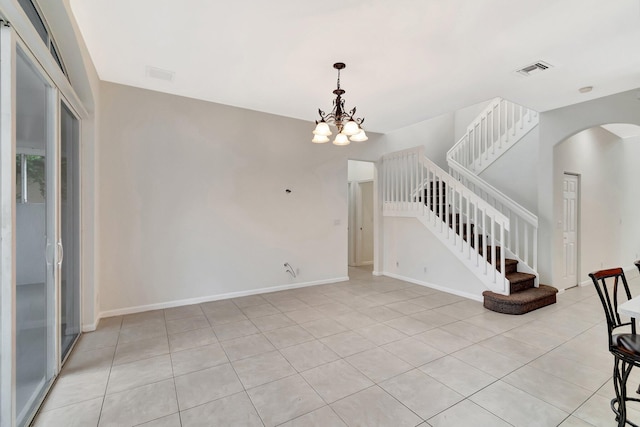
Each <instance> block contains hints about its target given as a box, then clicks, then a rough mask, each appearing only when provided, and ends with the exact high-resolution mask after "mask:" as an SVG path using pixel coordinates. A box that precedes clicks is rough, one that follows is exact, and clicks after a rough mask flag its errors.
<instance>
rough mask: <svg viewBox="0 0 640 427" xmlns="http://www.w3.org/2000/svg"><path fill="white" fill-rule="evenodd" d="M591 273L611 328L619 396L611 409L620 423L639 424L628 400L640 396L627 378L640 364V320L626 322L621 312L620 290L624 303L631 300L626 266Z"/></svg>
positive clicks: (615, 378)
mask: <svg viewBox="0 0 640 427" xmlns="http://www.w3.org/2000/svg"><path fill="white" fill-rule="evenodd" d="M639 268H640V267H639ZM589 277H591V280H593V284H594V285H595V287H596V291H597V292H598V296H599V297H600V301H601V302H602V307H603V308H604V313H605V316H606V318H607V327H608V330H609V351H610V352H611V354H613V357H614V358H615V362H614V365H613V387H614V388H615V391H616V397H615V398H613V399H612V400H611V409H612V410H613V412H614V413H615V414H616V421H617V422H618V426H619V427H622V426H624V425H625V423H626V424H629V425H631V426H634V427H638V425H637V424H634V423H633V422H631V421H629V420H627V402H628V401H634V402H640V399H638V398H634V397H628V396H627V379H628V378H629V374H630V373H631V369H632V368H633V367H634V366H640V337H638V335H636V320H635V319H633V318H632V319H631V320H630V321H628V322H624V323H623V322H622V321H621V320H620V315H619V314H618V292H619V291H621V292H623V293H624V295H623V297H624V299H623V300H622V301H621V303H622V302H625V301H627V300H630V299H631V292H629V285H628V284H627V279H626V278H625V276H624V272H623V271H622V268H612V269H608V270H600V271H595V272H593V273H591V274H589ZM620 285H622V286H620ZM621 288H622V289H621ZM628 326H630V327H631V333H628V332H626V333H615V332H616V330H618V329H619V328H622V327H628Z"/></svg>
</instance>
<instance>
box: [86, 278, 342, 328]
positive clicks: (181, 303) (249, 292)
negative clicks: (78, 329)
mask: <svg viewBox="0 0 640 427" xmlns="http://www.w3.org/2000/svg"><path fill="white" fill-rule="evenodd" d="M347 280H349V277H347V276H344V277H334V278H332V279H324V280H314V281H311V282H302V283H293V284H291V285H279V286H272V287H267V288H259V289H251V290H247V291H238V292H229V293H226V294H218V295H208V296H205V297H197V298H187V299H181V300H175V301H169V302H161V303H156V304H147V305H138V306H134V307H126V308H118V309H115V310H107V311H102V312H100V319H103V318H105V317H113V316H122V315H124V314H134V313H142V312H144V311H150V310H160V309H164V308H173V307H181V306H184V305H191V304H201V303H203V302H211V301H219V300H223V299H229V298H238V297H246V296H249V295H258V294H266V293H269V292H277V291H286V290H288V289H298V288H306V287H309V286H316V285H327V284H330V283H338V282H345V281H347ZM98 321H99V320H98ZM88 326H90V325H88ZM96 326H97V325H96ZM94 330H95V329H94Z"/></svg>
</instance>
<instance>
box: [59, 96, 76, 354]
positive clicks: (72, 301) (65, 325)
mask: <svg viewBox="0 0 640 427" xmlns="http://www.w3.org/2000/svg"><path fill="white" fill-rule="evenodd" d="M79 143H80V139H79V122H78V119H77V118H76V116H75V115H74V114H73V112H72V111H71V110H70V109H69V107H67V106H66V105H65V104H64V103H61V105H60V161H59V166H60V236H61V243H62V248H64V252H63V259H61V260H60V262H61V264H62V265H61V269H62V270H61V276H60V353H61V354H60V356H61V357H60V358H61V360H64V358H65V357H66V356H67V354H68V353H69V350H70V349H71V347H72V345H73V343H74V341H75V339H76V338H77V337H78V335H79V334H80V266H79V259H80V200H79V197H78V195H79V194H80V176H79V160H80V144H79Z"/></svg>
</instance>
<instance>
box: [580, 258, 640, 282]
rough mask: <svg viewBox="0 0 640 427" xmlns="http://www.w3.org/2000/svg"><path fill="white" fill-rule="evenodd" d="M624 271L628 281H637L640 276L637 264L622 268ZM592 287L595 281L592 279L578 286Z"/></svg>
mask: <svg viewBox="0 0 640 427" xmlns="http://www.w3.org/2000/svg"><path fill="white" fill-rule="evenodd" d="M622 270H623V271H624V275H625V277H627V279H635V278H636V277H637V276H638V275H640V273H638V267H636V266H635V264H634V265H631V266H627V267H622ZM590 285H593V280H591V279H588V280H584V281H582V282H580V283H579V284H578V286H580V287H583V286H590Z"/></svg>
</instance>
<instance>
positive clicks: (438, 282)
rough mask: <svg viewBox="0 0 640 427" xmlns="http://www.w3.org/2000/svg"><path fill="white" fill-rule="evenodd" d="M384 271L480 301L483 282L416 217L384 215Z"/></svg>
mask: <svg viewBox="0 0 640 427" xmlns="http://www.w3.org/2000/svg"><path fill="white" fill-rule="evenodd" d="M384 241H385V251H386V252H385V257H384V271H385V274H387V275H389V276H392V277H397V278H401V279H403V280H407V281H410V282H413V283H418V284H422V285H426V286H430V287H433V288H436V289H442V290H446V291H447V292H449V293H453V294H456V295H460V296H463V297H465V298H471V299H475V300H477V301H482V292H483V291H485V290H487V288H486V287H485V286H484V284H483V283H482V282H480V281H479V280H478V278H477V277H476V276H475V275H474V274H473V273H472V272H471V271H469V269H467V267H466V266H465V265H464V264H463V263H462V262H461V261H460V260H459V259H457V258H456V257H455V255H454V254H452V253H451V251H450V250H449V248H447V247H446V246H445V245H444V244H443V243H442V242H440V241H439V240H438V238H437V237H436V236H435V235H434V234H433V233H432V232H431V231H429V230H428V229H427V228H426V227H425V226H424V225H423V224H422V223H420V221H418V220H417V219H415V218H399V217H385V219H384Z"/></svg>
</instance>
